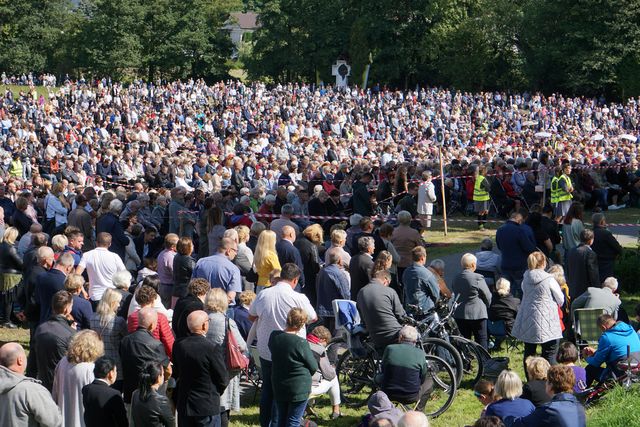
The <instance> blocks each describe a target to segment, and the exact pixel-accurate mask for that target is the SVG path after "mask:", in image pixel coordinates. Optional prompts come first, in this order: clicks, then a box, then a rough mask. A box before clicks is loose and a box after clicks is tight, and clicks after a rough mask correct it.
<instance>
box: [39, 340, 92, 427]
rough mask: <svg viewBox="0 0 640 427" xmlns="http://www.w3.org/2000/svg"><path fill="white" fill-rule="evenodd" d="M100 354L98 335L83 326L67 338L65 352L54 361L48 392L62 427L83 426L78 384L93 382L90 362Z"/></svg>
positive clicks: (79, 385) (80, 392) (80, 394)
mask: <svg viewBox="0 0 640 427" xmlns="http://www.w3.org/2000/svg"><path fill="white" fill-rule="evenodd" d="M103 354H104V345H103V344H102V341H101V340H100V337H99V336H98V334H97V333H96V332H95V331H93V330H90V329H86V330H83V331H80V332H78V333H77V334H76V335H74V336H73V338H71V341H70V342H69V348H68V349H67V355H66V356H65V357H63V358H62V359H61V360H60V362H58V366H56V372H55V376H54V379H53V390H52V392H51V394H52V396H53V400H54V401H55V402H56V403H57V404H58V407H59V408H60V411H61V412H62V425H64V426H65V427H84V425H85V423H84V407H83V406H82V387H84V386H85V385H87V384H91V383H92V382H93V380H94V377H93V362H95V361H96V359H97V358H98V357H100V356H102V355H103Z"/></svg>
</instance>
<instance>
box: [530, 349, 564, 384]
mask: <svg viewBox="0 0 640 427" xmlns="http://www.w3.org/2000/svg"><path fill="white" fill-rule="evenodd" d="M558 344H559V340H551V341H547V342H545V343H542V344H531V343H524V360H523V364H524V372H525V374H526V375H527V380H528V379H529V375H528V374H527V357H529V356H535V355H537V349H538V345H539V346H540V347H541V352H542V354H541V356H542V357H543V358H544V359H546V360H547V362H549V364H550V365H556V364H557V363H558V362H557V361H556V354H557V353H558Z"/></svg>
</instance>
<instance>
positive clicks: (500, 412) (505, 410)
mask: <svg viewBox="0 0 640 427" xmlns="http://www.w3.org/2000/svg"><path fill="white" fill-rule="evenodd" d="M535 410H536V407H535V406H533V403H531V401H529V400H527V399H522V398H520V397H518V398H516V399H500V400H498V401H496V402H493V403H492V404H490V405H489V406H488V407H487V412H486V413H485V416H486V417H490V416H496V417H498V418H500V419H501V420H504V419H505V417H509V416H511V417H516V418H520V417H526V416H527V415H529V414H531V413H532V412H533V411H535Z"/></svg>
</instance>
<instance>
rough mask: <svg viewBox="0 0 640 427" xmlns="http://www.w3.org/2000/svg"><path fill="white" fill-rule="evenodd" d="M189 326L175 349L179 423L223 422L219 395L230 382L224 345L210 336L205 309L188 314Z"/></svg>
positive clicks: (186, 425) (203, 423)
mask: <svg viewBox="0 0 640 427" xmlns="http://www.w3.org/2000/svg"><path fill="white" fill-rule="evenodd" d="M187 326H188V328H189V332H190V333H191V335H189V336H188V337H186V338H183V339H182V340H180V341H178V342H177V343H176V345H175V347H174V349H173V360H174V363H175V365H174V370H173V374H174V377H175V378H176V379H177V391H176V393H177V399H176V409H177V411H178V424H179V425H180V426H185V427H191V426H193V427H196V426H215V425H220V395H222V393H224V390H225V389H226V388H227V385H228V384H229V373H228V370H227V366H226V363H225V361H224V355H223V352H222V346H216V345H214V344H213V342H211V341H210V340H208V339H207V337H206V335H207V331H208V330H209V317H208V316H207V313H205V312H204V311H202V310H197V311H194V312H192V313H191V314H189V316H188V317H187Z"/></svg>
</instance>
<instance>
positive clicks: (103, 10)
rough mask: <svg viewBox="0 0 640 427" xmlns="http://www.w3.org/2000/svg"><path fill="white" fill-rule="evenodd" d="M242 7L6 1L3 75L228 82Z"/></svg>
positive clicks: (177, 1) (125, 0)
mask: <svg viewBox="0 0 640 427" xmlns="http://www.w3.org/2000/svg"><path fill="white" fill-rule="evenodd" d="M240 9H242V2H241V1H240V0H189V1H185V0H80V1H79V2H78V1H76V2H75V3H73V2H71V0H0V70H1V71H5V72H8V73H16V74H21V73H27V72H30V71H36V72H51V73H56V74H60V75H63V74H66V73H70V74H73V75H78V74H79V73H81V72H83V73H93V74H96V75H100V76H105V75H108V76H111V77H113V78H116V79H120V78H126V77H127V76H129V77H131V76H140V77H147V78H149V79H151V78H157V77H161V78H166V79H177V78H186V77H190V76H195V77H205V78H209V79H220V78H224V77H227V75H228V74H227V73H228V58H229V57H230V55H231V52H232V44H231V40H230V38H229V34H228V33H227V32H226V31H224V30H223V29H222V27H223V26H224V23H225V22H226V21H227V19H228V18H229V12H230V11H232V10H240Z"/></svg>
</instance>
